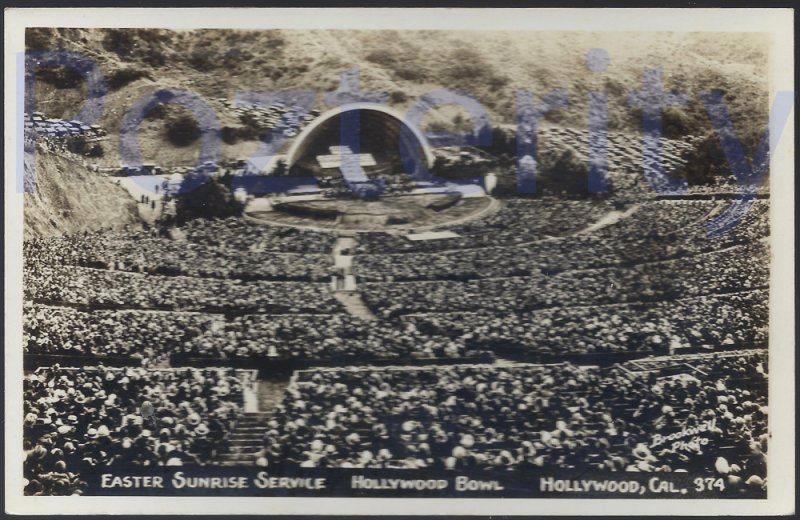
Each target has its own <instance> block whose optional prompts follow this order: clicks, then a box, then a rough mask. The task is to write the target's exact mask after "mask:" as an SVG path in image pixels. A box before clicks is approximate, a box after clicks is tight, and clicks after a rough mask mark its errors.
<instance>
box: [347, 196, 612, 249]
mask: <svg viewBox="0 0 800 520" xmlns="http://www.w3.org/2000/svg"><path fill="white" fill-rule="evenodd" d="M610 210H611V205H610V204H609V203H608V202H605V201H599V200H598V201H577V200H564V199H556V198H543V199H509V200H506V201H504V203H503V207H502V208H500V210H498V211H497V212H496V213H494V214H491V215H488V216H486V217H483V218H481V219H480V220H474V221H471V222H468V223H465V224H461V225H457V226H452V227H449V228H448V230H450V231H452V232H454V233H456V234H458V235H459V236H458V237H453V238H445V239H440V240H429V241H426V240H420V241H410V240H407V239H405V238H404V237H401V236H396V235H389V234H385V233H368V234H367V233H361V234H359V236H358V242H359V245H358V247H357V248H356V251H355V253H356V254H357V255H368V254H374V255H385V254H388V253H411V252H430V251H445V250H448V249H483V248H487V247H492V246H497V245H505V246H510V245H515V244H524V243H528V242H532V241H537V240H541V239H542V238H545V237H548V236H560V235H565V234H569V233H572V232H575V231H577V230H580V229H583V228H584V227H586V226H588V225H590V224H592V223H594V222H595V221H596V220H597V219H599V218H600V217H601V216H602V215H604V214H605V213H607V212H608V211H610ZM412 261H413V260H412Z"/></svg>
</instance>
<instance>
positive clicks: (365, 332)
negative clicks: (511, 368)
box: [181, 314, 480, 362]
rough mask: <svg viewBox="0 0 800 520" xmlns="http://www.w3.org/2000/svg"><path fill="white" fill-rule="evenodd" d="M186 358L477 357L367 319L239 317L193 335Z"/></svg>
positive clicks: (441, 340)
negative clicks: (199, 334)
mask: <svg viewBox="0 0 800 520" xmlns="http://www.w3.org/2000/svg"><path fill="white" fill-rule="evenodd" d="M181 351H182V352H184V353H186V354H188V355H194V356H202V357H214V358H220V357H221V358H226V359H228V358H237V357H267V358H283V359H336V360H339V361H342V362H343V361H344V360H353V361H363V360H368V359H375V358H394V359H413V358H459V359H463V358H466V357H469V356H471V355H477V354H479V353H480V352H477V351H476V350H475V349H469V348H467V347H466V346H465V345H464V342H463V340H461V339H458V338H450V337H446V336H438V337H437V336H430V335H427V334H423V333H421V332H419V331H417V330H415V329H414V328H413V327H411V326H406V327H402V326H396V325H392V324H386V323H383V322H380V321H366V320H363V319H360V318H355V317H352V316H350V315H347V314H333V315H322V314H320V315H283V316H265V315H256V314H253V315H248V316H237V317H235V318H234V319H233V320H231V321H228V322H225V323H224V324H223V325H222V326H220V327H217V328H213V329H209V330H208V331H207V333H205V334H203V335H201V336H195V337H193V338H192V339H191V340H190V341H189V342H188V343H187V344H186V345H185V346H184V347H183V348H182V350H181Z"/></svg>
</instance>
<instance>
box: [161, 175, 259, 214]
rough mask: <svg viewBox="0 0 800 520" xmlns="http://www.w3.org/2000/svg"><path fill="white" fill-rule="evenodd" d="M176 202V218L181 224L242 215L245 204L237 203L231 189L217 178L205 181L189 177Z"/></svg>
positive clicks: (185, 180) (184, 181)
mask: <svg viewBox="0 0 800 520" xmlns="http://www.w3.org/2000/svg"><path fill="white" fill-rule="evenodd" d="M180 191H181V192H183V193H181V194H180V195H178V197H177V199H176V201H175V218H176V220H177V221H178V223H179V224H183V223H185V222H187V221H189V220H194V219H196V218H206V219H222V218H228V217H235V216H239V215H241V214H242V210H243V209H244V204H243V203H241V202H239V201H237V200H236V199H235V198H234V197H233V194H231V191H230V189H228V187H227V186H225V184H224V183H223V182H222V181H221V180H220V179H217V178H210V179H204V178H203V177H201V176H198V175H194V174H193V175H187V176H186V177H184V179H183V182H182V183H181V190H180Z"/></svg>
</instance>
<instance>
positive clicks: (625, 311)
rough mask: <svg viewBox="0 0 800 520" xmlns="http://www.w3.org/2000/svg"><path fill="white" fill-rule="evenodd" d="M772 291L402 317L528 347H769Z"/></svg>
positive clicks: (480, 341)
mask: <svg viewBox="0 0 800 520" xmlns="http://www.w3.org/2000/svg"><path fill="white" fill-rule="evenodd" d="M768 302H769V298H768V294H767V291H765V290H755V291H747V292H742V293H733V294H725V295H709V296H698V297H693V298H684V299H677V300H671V301H662V302H652V303H634V304H611V305H591V306H583V307H554V308H551V309H542V310H537V311H533V312H528V313H515V312H509V313H505V314H499V313H494V312H492V311H491V310H483V311H478V312H471V313H464V312H454V313H421V314H411V315H406V316H403V317H402V323H404V324H405V325H406V327H410V328H412V329H413V330H418V331H420V332H424V333H425V334H427V335H430V336H439V335H441V336H450V337H453V338H458V339H460V340H461V341H463V342H464V343H465V344H466V345H467V346H468V347H471V348H476V349H478V348H479V349H486V350H488V351H491V352H500V351H501V350H503V349H505V351H506V352H508V350H509V349H519V351H520V352H521V353H525V354H539V355H541V354H544V355H554V356H558V355H562V354H595V353H620V352H622V353H624V352H643V353H645V352H660V353H680V352H681V351H685V350H687V349H703V350H712V351H713V350H717V349H726V348H746V347H749V346H762V347H766V346H767V344H768V341H769V337H768V333H769V327H768V323H769V303H768Z"/></svg>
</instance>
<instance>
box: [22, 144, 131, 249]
mask: <svg viewBox="0 0 800 520" xmlns="http://www.w3.org/2000/svg"><path fill="white" fill-rule="evenodd" d="M35 164H36V167H35V170H34V168H33V164H31V163H30V162H27V161H26V164H25V175H26V186H27V187H28V188H29V190H30V191H29V192H28V193H26V194H25V235H26V237H30V236H32V235H55V234H62V233H75V232H80V231H93V230H98V229H109V228H115V229H118V228H122V227H126V226H138V225H140V220H139V214H138V211H137V209H136V203H135V202H134V200H133V199H132V198H131V196H130V195H129V194H128V192H127V191H125V190H124V189H123V188H122V187H120V186H119V185H117V184H116V182H115V181H114V179H113V178H108V177H105V176H103V175H102V174H100V173H97V172H94V171H91V169H90V168H89V167H87V165H86V164H83V163H82V161H81V160H80V159H79V158H78V157H77V156H74V157H73V156H70V154H67V153H57V152H54V151H51V150H48V149H47V148H45V147H44V146H41V145H37V146H36V155H35Z"/></svg>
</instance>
